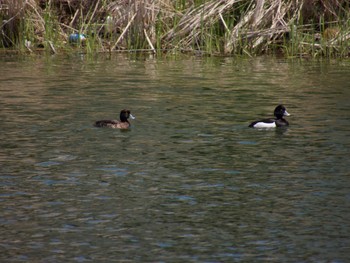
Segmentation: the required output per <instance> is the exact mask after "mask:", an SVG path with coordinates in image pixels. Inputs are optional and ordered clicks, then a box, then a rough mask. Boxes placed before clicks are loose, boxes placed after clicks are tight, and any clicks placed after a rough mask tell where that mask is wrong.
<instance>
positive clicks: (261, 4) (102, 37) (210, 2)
mask: <svg viewBox="0 0 350 263" xmlns="http://www.w3.org/2000/svg"><path fill="white" fill-rule="evenodd" d="M349 8H350V3H349V1H348V0H114V1H113V0H84V1H78V0H45V1H44V0H0V26H1V31H0V49H1V50H7V51H8V50H15V51H16V52H28V53H32V52H49V53H63V52H70V51H75V50H79V51H81V52H86V53H98V52H109V53H112V52H151V53H154V54H164V53H165V54H176V53H179V52H185V53H190V54H195V55H203V56H205V55H210V56H231V55H246V56H256V55H262V54H277V55H282V56H286V57H297V56H299V57H300V56H302V57H322V56H327V57H348V56H349V54H350V22H349V21H350V19H349V18H350V9H349Z"/></svg>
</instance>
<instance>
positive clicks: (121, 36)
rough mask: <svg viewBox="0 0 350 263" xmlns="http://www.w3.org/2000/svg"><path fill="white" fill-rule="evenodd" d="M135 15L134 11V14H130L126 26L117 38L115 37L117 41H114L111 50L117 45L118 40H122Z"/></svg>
mask: <svg viewBox="0 0 350 263" xmlns="http://www.w3.org/2000/svg"><path fill="white" fill-rule="evenodd" d="M136 15H137V13H135V14H134V15H133V16H132V18H131V19H130V21H129V23H128V24H127V25H126V27H125V29H124V31H123V33H122V34H121V35H120V36H119V38H118V39H117V41H116V42H115V43H114V45H113V46H112V48H111V49H112V50H113V49H115V48H116V47H117V45H118V43H119V41H120V40H122V39H123V37H124V35H125V33H126V32H128V29H129V27H130V25H131V24H132V23H133V21H134V19H135V17H136Z"/></svg>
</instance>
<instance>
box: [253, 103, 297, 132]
mask: <svg viewBox="0 0 350 263" xmlns="http://www.w3.org/2000/svg"><path fill="white" fill-rule="evenodd" d="M274 115H275V117H276V118H270V119H263V120H259V121H254V122H252V123H251V124H249V127H250V128H275V127H286V126H288V125H289V123H288V121H287V120H286V119H284V118H283V116H289V115H290V114H289V113H288V112H287V110H286V108H285V107H284V106H283V105H278V106H277V107H276V108H275V111H274Z"/></svg>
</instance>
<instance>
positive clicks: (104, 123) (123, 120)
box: [94, 109, 135, 129]
mask: <svg viewBox="0 0 350 263" xmlns="http://www.w3.org/2000/svg"><path fill="white" fill-rule="evenodd" d="M129 117H130V118H131V119H135V117H134V116H132V115H131V113H130V111H129V110H126V109H124V110H122V111H121V112H120V117H119V118H120V121H118V120H100V121H96V122H95V124H94V126H95V127H108V128H113V129H128V128H129V127H130V122H129V121H128V119H129Z"/></svg>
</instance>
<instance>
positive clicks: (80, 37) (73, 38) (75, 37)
mask: <svg viewBox="0 0 350 263" xmlns="http://www.w3.org/2000/svg"><path fill="white" fill-rule="evenodd" d="M85 40H86V36H85V35H84V34H78V33H73V34H70V35H69V38H68V42H69V43H71V44H77V43H80V42H84V41H85Z"/></svg>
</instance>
